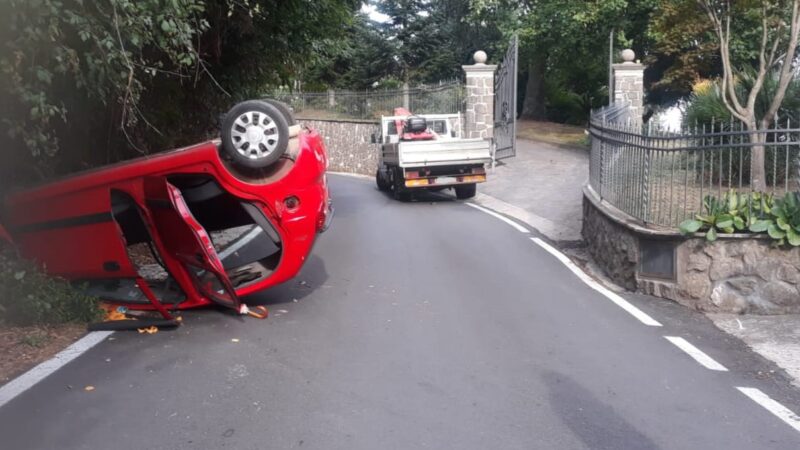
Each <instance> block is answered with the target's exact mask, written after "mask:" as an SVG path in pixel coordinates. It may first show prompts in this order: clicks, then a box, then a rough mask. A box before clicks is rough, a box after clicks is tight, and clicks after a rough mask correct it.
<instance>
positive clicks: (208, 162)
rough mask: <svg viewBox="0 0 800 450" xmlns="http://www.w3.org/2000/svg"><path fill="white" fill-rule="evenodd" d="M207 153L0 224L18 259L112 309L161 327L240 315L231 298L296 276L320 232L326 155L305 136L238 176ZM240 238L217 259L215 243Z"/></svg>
mask: <svg viewBox="0 0 800 450" xmlns="http://www.w3.org/2000/svg"><path fill="white" fill-rule="evenodd" d="M217 146H218V143H217V142H205V143H202V144H198V145H194V146H191V147H186V148H183V149H179V150H174V151H170V152H166V153H161V154H156V155H153V156H148V157H143V158H139V159H136V160H132V161H127V162H123V163H119V164H116V165H113V166H108V167H103V168H100V169H94V170H91V171H88V172H84V173H81V174H78V175H74V176H71V177H69V178H65V179H62V180H60V181H56V182H53V183H50V184H47V185H44V186H40V187H38V188H34V189H30V190H27V191H23V192H19V193H16V194H13V195H10V196H8V197H7V198H6V199H5V205H4V215H3V224H4V225H5V227H6V229H7V230H8V232H9V234H10V235H11V237H12V239H13V241H14V244H15V245H16V246H17V247H18V248H19V249H20V251H21V252H22V254H23V256H25V257H27V258H30V259H34V260H36V261H38V262H39V263H41V264H42V265H43V267H44V268H45V269H46V270H47V272H48V273H50V274H53V275H57V276H61V277H64V278H66V279H68V280H72V281H76V282H77V283H76V286H79V285H80V286H85V288H86V290H87V292H89V293H90V294H93V295H97V296H98V297H100V298H102V299H104V300H107V301H110V302H112V303H118V304H124V305H126V306H129V307H131V308H133V309H137V308H138V309H157V310H159V311H161V312H162V314H164V315H165V317H167V316H169V314H168V313H167V310H173V309H183V308H191V307H197V306H203V305H207V304H210V303H211V302H214V303H218V304H222V305H224V306H228V307H231V308H234V309H236V310H239V311H241V310H242V309H241V306H240V300H239V297H241V296H244V295H248V294H251V293H254V292H257V291H260V290H262V289H266V288H268V287H270V286H274V285H276V284H278V283H281V282H284V281H286V280H288V279H290V278H292V277H293V276H295V275H296V274H297V273H298V271H299V270H300V268H301V267H302V265H303V263H304V262H305V260H306V258H307V257H308V255H309V253H310V252H311V248H312V245H313V243H314V241H315V239H316V236H317V234H318V233H319V232H321V231H323V230H324V229H325V228H326V227H327V224H328V222H329V220H330V215H331V209H330V205H329V197H328V188H327V183H326V178H325V170H326V167H327V156H326V152H325V148H324V145H323V142H322V139H321V137H320V136H319V134H318V133H316V132H315V131H310V130H305V131H301V132H299V134H297V135H296V136H295V137H293V138H292V139H291V140H290V143H289V149H287V151H286V153H285V154H284V155H283V156H282V157H281V159H280V160H279V161H278V162H277V163H275V164H274V165H273V166H271V167H269V168H268V169H264V170H261V171H258V172H248V173H242V172H240V171H239V170H237V169H236V168H234V167H232V166H231V164H230V163H228V162H227V161H224V160H222V159H221V158H220V154H219V152H218V148H217ZM242 234H243V235H244V237H241V238H240V240H239V241H238V242H234V244H232V245H234V246H235V247H234V248H236V249H238V250H237V251H229V252H225V251H224V250H222V252H223V253H225V254H224V256H225V257H226V259H224V260H223V259H222V258H220V254H218V253H217V251H218V250H220V245H219V244H220V243H223V242H222V241H223V240H230V236H231V235H234V236H235V235H242ZM215 241H219V242H215ZM244 242H246V243H247V245H244V244H243V243H244ZM215 244H218V245H215ZM223 244H224V243H223Z"/></svg>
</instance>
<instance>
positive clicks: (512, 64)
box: [494, 35, 519, 159]
mask: <svg viewBox="0 0 800 450" xmlns="http://www.w3.org/2000/svg"><path fill="white" fill-rule="evenodd" d="M518 43H519V42H518V38H517V36H516V35H514V37H513V38H511V43H510V44H509V46H508V51H506V56H505V58H503V62H502V63H501V64H500V67H499V68H498V70H497V73H496V74H495V78H494V149H495V150H494V152H495V154H494V158H495V159H503V158H510V157H512V156H516V155H517V47H518Z"/></svg>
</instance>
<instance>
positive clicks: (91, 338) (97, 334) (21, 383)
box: [0, 331, 114, 408]
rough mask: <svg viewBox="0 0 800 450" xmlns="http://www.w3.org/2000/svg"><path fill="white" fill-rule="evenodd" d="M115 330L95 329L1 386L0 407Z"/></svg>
mask: <svg viewBox="0 0 800 450" xmlns="http://www.w3.org/2000/svg"><path fill="white" fill-rule="evenodd" d="M112 333H114V332H113V331H93V332H91V333H89V334H87V335H86V336H84V337H82V338H80V339H78V340H77V341H75V342H73V343H72V344H71V345H70V346H69V347H67V348H65V349H64V350H61V351H60V352H58V353H57V354H56V355H55V356H53V357H52V358H50V359H48V360H47V361H44V362H42V363H40V364H39V365H37V366H35V367H34V368H32V369H31V370H29V371H27V372H25V373H23V374H22V375H20V376H18V377H16V378H14V379H13V380H11V381H9V382H8V383H6V384H5V385H4V386H2V387H0V408H2V407H3V406H5V405H6V404H7V403H8V402H10V401H11V400H14V399H15V398H16V397H17V396H19V395H20V394H22V393H23V392H25V391H27V390H28V389H30V388H32V387H33V386H35V385H36V384H37V383H39V382H40V381H42V380H43V379H45V378H47V377H48V376H49V375H51V374H52V373H53V372H55V371H57V370H58V369H60V368H62V367H64V366H65V365H67V364H68V363H70V362H71V361H72V360H74V359H75V358H77V357H79V356H81V355H82V354H84V353H86V352H87V351H88V350H90V349H91V348H92V347H94V346H96V345H97V344H99V343H101V342H103V341H104V340H105V338H107V337H108V336H110V335H111V334H112Z"/></svg>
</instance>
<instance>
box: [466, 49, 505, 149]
mask: <svg viewBox="0 0 800 450" xmlns="http://www.w3.org/2000/svg"><path fill="white" fill-rule="evenodd" d="M472 58H473V60H475V64H473V65H471V66H461V67H462V68H463V69H464V72H466V74H467V114H466V124H465V130H464V131H465V133H464V137H467V138H485V139H486V138H491V137H492V135H493V134H492V129H493V128H494V71H495V69H497V66H494V65H487V64H486V53H485V52H483V51H481V50H478V51H477V52H475V54H474V55H473V56H472Z"/></svg>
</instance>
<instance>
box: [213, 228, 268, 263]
mask: <svg viewBox="0 0 800 450" xmlns="http://www.w3.org/2000/svg"><path fill="white" fill-rule="evenodd" d="M261 231H263V230H262V229H261V227H259V226H256V227H255V228H253V229H252V230H250V231H249V232H248V233H247V234H245V235H244V237H243V238H241V239H239V240H238V241H236V242H234V243H233V244H232V245H231V246H229V247H228V248H226V249H225V250H223V251H222V252H221V253H220V254H219V255H218V256H219V259H220V260H222V259H225V258H227V257H228V256H231V255H232V254H233V253H234V252H236V251H238V250H239V249H240V248H242V247H244V246H245V245H247V244H248V243H249V242H250V241H252V240H253V239H255V238H256V236H258V235H259V234H260V233H261Z"/></svg>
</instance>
